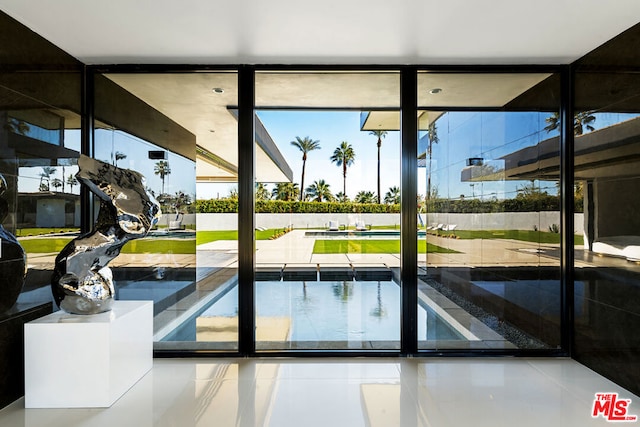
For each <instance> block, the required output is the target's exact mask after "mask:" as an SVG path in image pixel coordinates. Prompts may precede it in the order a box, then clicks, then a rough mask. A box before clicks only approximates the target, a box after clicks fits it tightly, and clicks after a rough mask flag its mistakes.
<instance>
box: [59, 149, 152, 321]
mask: <svg viewBox="0 0 640 427" xmlns="http://www.w3.org/2000/svg"><path fill="white" fill-rule="evenodd" d="M78 166H79V171H78V173H77V175H76V179H77V180H78V182H80V184H81V185H86V186H87V187H88V188H89V190H90V191H91V192H93V193H94V194H95V195H96V196H98V197H99V198H100V200H101V202H100V211H99V213H98V219H97V221H96V224H95V227H94V229H93V230H92V231H91V232H90V233H87V234H84V235H82V236H80V237H78V238H76V239H74V240H72V241H71V242H69V243H68V244H67V246H65V247H64V249H62V251H61V252H60V254H58V256H57V257H56V265H55V269H54V273H53V277H52V279H51V287H52V291H53V296H54V298H55V300H56V303H57V304H58V306H59V307H60V308H61V309H63V310H64V311H66V312H68V313H73V314H96V313H101V312H104V311H109V310H111V306H112V302H113V297H114V294H115V289H114V285H113V276H112V274H111V270H110V269H109V267H107V264H108V263H109V261H111V260H112V259H114V258H115V257H117V256H118V255H119V254H120V250H121V249H122V246H124V244H125V243H127V242H128V241H129V240H133V239H139V238H141V237H145V236H146V235H147V233H148V232H149V230H151V228H152V227H153V226H154V225H155V224H156V223H157V222H158V219H159V218H160V205H159V204H158V202H157V201H156V200H155V199H154V197H153V196H152V195H151V194H149V192H148V191H147V190H146V188H145V178H144V176H142V175H141V174H140V173H138V172H134V171H131V170H128V169H120V168H117V167H115V166H112V165H110V164H108V163H104V162H101V161H99V160H95V159H91V158H89V157H86V156H80V159H79V160H78Z"/></svg>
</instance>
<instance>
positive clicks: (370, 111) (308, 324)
mask: <svg viewBox="0 0 640 427" xmlns="http://www.w3.org/2000/svg"><path fill="white" fill-rule="evenodd" d="M398 108H399V74H398V73H394V72H331V71H329V72H277V71H261V72H258V73H257V74H256V122H255V126H256V135H255V141H256V183H255V198H256V199H255V205H256V253H255V257H256V258H255V260H256V271H255V274H256V282H255V295H256V299H255V301H256V312H255V315H256V349H257V350H258V351H262V350H298V349H304V350H309V349H311V350H350V349H351V350H353V349H355V350H389V349H391V350H398V349H399V348H400V344H399V340H400V318H401V313H400V283H399V279H398V277H399V273H398V270H399V266H400V258H399V254H400V243H399V238H400V237H399V236H400V212H399V195H400V190H399V185H400V173H399V165H400V160H399V158H400V142H399V141H400V139H399V132H398V130H399V114H398Z"/></svg>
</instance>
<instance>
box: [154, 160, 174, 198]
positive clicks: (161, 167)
mask: <svg viewBox="0 0 640 427" xmlns="http://www.w3.org/2000/svg"><path fill="white" fill-rule="evenodd" d="M153 173H154V174H155V175H160V179H161V180H162V193H161V194H164V178H165V177H166V176H167V175H170V174H171V167H169V162H168V161H166V160H160V161H159V162H158V163H156V165H155V167H154V168H153Z"/></svg>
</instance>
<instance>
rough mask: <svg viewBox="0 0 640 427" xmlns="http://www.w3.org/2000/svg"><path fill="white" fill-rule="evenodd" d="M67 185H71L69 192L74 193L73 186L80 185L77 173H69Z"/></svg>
mask: <svg viewBox="0 0 640 427" xmlns="http://www.w3.org/2000/svg"><path fill="white" fill-rule="evenodd" d="M67 185H69V187H70V188H69V193H73V186H74V185H78V180H77V179H76V176H75V175H69V176H68V177H67Z"/></svg>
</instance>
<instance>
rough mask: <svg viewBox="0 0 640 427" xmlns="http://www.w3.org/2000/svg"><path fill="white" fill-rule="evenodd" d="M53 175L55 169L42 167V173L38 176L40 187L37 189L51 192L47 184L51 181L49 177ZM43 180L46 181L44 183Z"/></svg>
mask: <svg viewBox="0 0 640 427" xmlns="http://www.w3.org/2000/svg"><path fill="white" fill-rule="evenodd" d="M54 173H56V168H52V167H50V166H43V167H42V173H41V174H40V187H39V190H40V191H50V190H51V187H50V186H49V183H50V181H51V175H53V174H54ZM43 180H46V182H43Z"/></svg>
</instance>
